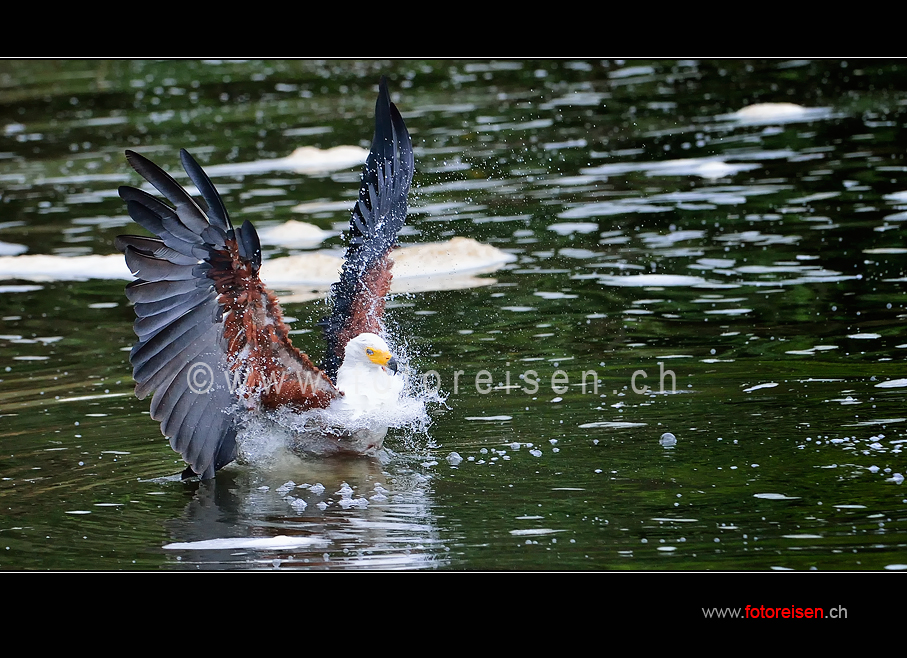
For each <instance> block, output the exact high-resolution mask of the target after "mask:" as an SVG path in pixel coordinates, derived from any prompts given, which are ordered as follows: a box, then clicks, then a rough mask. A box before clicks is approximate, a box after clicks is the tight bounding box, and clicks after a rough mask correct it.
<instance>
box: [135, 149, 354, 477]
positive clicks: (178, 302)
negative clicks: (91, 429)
mask: <svg viewBox="0 0 907 658" xmlns="http://www.w3.org/2000/svg"><path fill="white" fill-rule="evenodd" d="M126 159H127V160H128V161H129V164H131V165H132V167H133V168H134V169H135V170H136V171H137V172H138V173H139V174H141V175H142V177H143V178H145V180H147V181H148V182H149V183H151V184H152V185H153V186H154V187H155V188H156V189H157V190H158V191H159V192H160V193H161V194H163V195H164V197H166V198H167V200H168V201H170V203H172V204H173V207H170V206H168V205H167V204H165V203H163V202H161V201H159V200H158V199H157V198H155V197H153V196H151V195H149V194H147V193H145V192H143V191H142V190H139V189H136V188H133V187H125V186H124V187H121V188H120V189H119V193H120V196H121V197H122V198H123V199H124V200H125V201H126V206H127V209H128V210H129V214H130V216H131V217H132V218H133V219H134V220H135V221H136V222H137V223H138V224H140V225H141V226H143V227H144V228H146V229H148V230H149V231H151V233H153V234H154V235H156V236H157V237H156V238H146V237H138V236H131V235H124V236H119V237H118V238H117V247H118V248H119V249H120V250H122V251H123V253H124V254H125V256H126V263H127V264H128V265H129V268H130V269H131V270H132V272H133V273H134V274H135V275H136V277H137V280H136V281H134V282H132V283H130V284H129V285H128V286H127V287H126V295H127V297H128V298H129V299H130V300H131V301H132V302H133V303H134V304H135V314H136V321H135V333H136V335H137V336H138V342H137V343H136V344H135V347H133V349H132V352H131V353H130V356H129V360H130V361H131V363H132V366H133V376H134V378H135V381H136V388H135V392H136V395H137V396H138V397H139V398H144V397H145V396H146V395H148V394H149V393H151V392H152V391H154V397H153V398H152V400H151V417H152V418H154V419H155V420H158V421H160V423H161V431H162V432H163V433H164V435H165V436H167V437H169V438H170V445H171V446H172V447H173V449H174V450H176V451H177V452H178V453H180V455H182V457H183V459H184V460H185V461H186V462H187V463H188V464H189V468H190V469H191V472H192V473H195V474H198V475H200V476H201V477H203V478H210V477H213V475H214V472H215V471H216V470H217V469H219V468H221V467H222V466H224V465H226V464H228V463H230V462H231V461H232V460H233V459H235V457H236V426H237V418H236V415H235V414H236V413H237V411H236V407H237V404H236V403H237V401H238V400H239V398H240V396H242V395H248V394H250V393H257V394H260V403H261V404H262V406H265V407H276V406H279V405H281V404H294V405H296V406H298V407H300V408H302V409H305V408H311V407H323V406H327V405H328V404H329V403H330V400H331V399H332V398H333V397H335V396H336V395H338V393H337V390H336V389H335V388H334V386H333V385H332V384H331V382H330V380H329V379H328V378H327V377H326V376H325V375H324V373H322V372H321V371H320V370H318V369H317V368H316V367H315V366H314V365H313V364H312V362H311V361H310V360H309V358H308V357H307V356H306V355H305V354H302V353H301V352H300V351H299V350H297V349H296V348H295V347H293V345H292V343H291V341H290V337H289V330H288V328H287V326H286V324H284V322H283V316H282V313H281V310H280V306H279V304H278V303H277V298H276V297H275V296H274V294H273V293H272V292H271V291H269V290H268V289H267V288H265V286H264V285H263V284H262V283H261V280H260V279H259V276H258V270H259V267H260V266H261V245H260V243H259V241H258V234H257V233H256V231H255V227H254V226H252V224H251V223H250V222H248V221H246V222H245V223H243V225H242V226H241V227H240V228H239V229H238V230H234V229H233V226H232V224H231V222H230V218H229V216H228V215H227V211H226V209H225V208H224V205H223V202H222V201H221V198H220V195H219V194H218V193H217V190H216V189H215V188H214V185H213V184H212V183H211V181H210V179H209V178H208V176H207V175H206V174H205V172H204V171H203V170H202V168H201V167H200V166H199V165H198V163H197V162H196V161H195V160H194V159H193V158H192V156H191V155H189V153H188V152H187V151H185V150H181V151H180V159H181V161H182V164H183V167H184V168H185V170H186V173H187V174H189V178H191V179H192V182H193V183H195V185H196V187H197V188H198V190H199V192H200V193H201V196H202V198H203V199H204V202H205V204H204V207H203V206H200V205H199V204H197V203H196V202H195V200H194V199H193V198H192V197H191V196H189V194H188V193H187V192H186V190H184V189H183V188H182V187H181V186H180V185H179V184H178V183H177V182H176V181H174V180H173V179H172V178H171V177H170V176H169V175H168V174H167V173H166V172H164V171H163V170H162V169H161V168H160V167H158V166H157V165H155V164H154V163H153V162H151V161H150V160H148V159H146V158H144V157H143V156H141V155H139V154H138V153H134V152H132V151H126ZM185 475H187V476H188V475H191V473H189V471H188V470H187V472H186V474H185Z"/></svg>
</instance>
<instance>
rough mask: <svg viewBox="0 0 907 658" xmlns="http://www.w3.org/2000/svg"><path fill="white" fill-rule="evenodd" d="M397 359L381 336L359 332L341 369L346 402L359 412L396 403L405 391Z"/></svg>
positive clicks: (339, 382) (339, 374) (340, 384)
mask: <svg viewBox="0 0 907 658" xmlns="http://www.w3.org/2000/svg"><path fill="white" fill-rule="evenodd" d="M403 386H404V381H403V377H402V375H400V376H398V375H397V360H396V359H395V358H394V355H393V354H392V353H391V350H390V348H389V347H388V345H387V343H386V342H385V340H384V339H383V338H381V336H378V335H377V334H371V333H365V334H359V335H358V336H356V337H355V338H353V339H352V340H350V341H349V342H348V343H347V344H346V351H345V354H344V358H343V364H342V365H341V366H340V369H339V370H338V371H337V388H339V389H340V390H341V391H343V394H344V395H343V400H342V404H343V406H344V407H346V408H347V409H349V410H350V411H353V412H355V413H356V414H364V413H372V412H374V411H376V410H378V409H380V408H382V407H385V406H386V405H393V404H396V403H397V401H398V400H399V399H400V394H401V393H402V392H403Z"/></svg>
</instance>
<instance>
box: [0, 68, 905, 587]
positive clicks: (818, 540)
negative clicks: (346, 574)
mask: <svg viewBox="0 0 907 658" xmlns="http://www.w3.org/2000/svg"><path fill="white" fill-rule="evenodd" d="M383 73H384V74H387V75H388V76H389V79H390V86H391V89H392V90H393V95H394V99H395V101H396V102H397V104H398V106H399V107H400V109H401V111H402V112H403V115H404V118H405V119H406V122H407V125H408V127H409V129H410V131H411V133H412V136H413V140H414V143H415V145H416V162H417V172H416V178H415V182H414V194H413V198H412V206H413V212H412V215H411V218H410V220H409V226H408V229H407V231H406V234H405V235H404V236H403V237H402V240H403V242H404V243H407V244H412V243H420V242H428V241H434V240H443V239H447V238H449V237H452V236H466V237H472V238H475V239H477V240H480V241H482V242H484V243H487V244H491V245H493V246H495V247H498V248H500V249H503V250H505V251H507V252H509V253H511V254H514V255H515V256H516V257H517V260H516V261H514V262H513V263H510V264H509V265H507V266H505V267H504V268H503V269H501V270H499V271H498V272H496V273H494V274H493V275H489V277H488V278H490V279H493V282H490V283H489V285H486V286H483V287H477V288H470V289H459V290H448V291H439V292H424V293H417V294H412V295H404V296H400V297H397V298H395V300H394V302H393V304H392V307H393V308H392V311H391V319H392V322H393V324H394V327H395V332H396V334H397V335H398V336H399V337H401V338H405V340H406V341H407V342H408V345H409V348H410V352H411V353H412V354H413V355H414V356H413V365H414V366H415V367H416V368H417V369H418V370H419V371H421V372H423V373H424V372H427V371H430V370H434V371H436V372H437V373H438V375H439V376H440V380H441V386H442V388H443V389H444V391H446V392H447V394H448V400H447V405H446V407H436V408H433V411H432V416H433V420H434V423H433V425H432V427H431V429H430V431H429V435H428V436H426V435H415V436H412V435H405V434H400V433H398V434H396V435H392V436H391V437H390V438H389V440H388V444H389V445H390V447H391V448H392V450H393V453H394V454H393V455H392V456H391V457H390V458H389V459H388V460H387V461H384V462H378V461H370V460H345V461H339V462H337V461H325V462H304V463H303V462H299V463H290V464H286V465H284V466H282V467H280V468H276V469H269V470H256V469H254V468H251V467H236V468H232V469H228V470H226V471H224V472H223V473H222V474H220V475H219V476H218V478H217V480H216V481H215V482H213V483H205V484H201V485H200V484H198V483H194V484H193V483H181V482H179V481H178V479H177V478H175V477H174V476H175V475H176V474H178V473H179V471H180V470H181V468H182V462H181V460H180V459H179V458H178V456H177V455H176V454H175V453H173V452H171V450H170V449H169V447H168V445H167V442H166V440H165V439H163V438H162V437H161V436H160V433H159V430H158V427H157V424H156V423H155V422H153V421H152V420H151V419H150V418H149V417H148V413H147V411H148V405H147V401H138V400H136V399H135V398H134V397H133V395H132V382H131V376H130V375H131V368H130V366H129V364H128V360H127V356H128V348H129V347H130V346H131V345H132V341H133V333H132V328H131V324H132V320H133V316H132V310H131V308H130V307H129V306H128V304H127V302H126V300H125V297H124V295H123V292H122V289H123V285H124V283H123V282H122V281H116V280H104V279H91V278H88V276H89V275H90V274H91V272H85V273H84V274H85V276H84V277H82V278H83V279H84V280H80V281H74V280H69V279H72V278H73V277H72V275H70V276H62V275H58V276H51V275H46V276H45V277H44V280H39V281H36V280H34V279H35V278H38V277H36V276H34V275H29V276H28V277H26V276H25V275H24V274H22V275H18V276H17V275H16V274H15V273H14V274H10V275H9V276H7V277H6V280H5V281H2V282H0V318H2V319H0V380H2V381H0V477H2V479H0V568H2V569H135V568H139V569H157V568H162V569H185V568H190V569H195V568H203V569H217V568H268V569H271V568H316V569H323V568H385V569H388V568H402V569H418V568H441V569H494V570H515V569H529V570H535V569H578V570H584V569H597V570H603V569H608V570H613V569H635V570H662V569H675V570H686V569H697V570H712V569H715V570H729V569H735V570H769V569H796V570H809V569H817V570H842V569H846V570H870V569H871V570H881V569H903V568H905V565H907V555H905V544H907V490H905V489H904V485H902V484H901V482H902V480H903V476H902V474H905V473H907V463H905V459H904V452H903V451H902V446H903V445H904V443H907V432H905V428H907V408H905V397H907V393H905V391H907V380H905V378H907V368H905V367H904V360H905V356H907V335H905V318H907V311H905V302H907V295H905V290H907V286H905V283H907V277H905V268H907V244H905V239H904V228H903V222H905V221H907V164H905V160H904V155H903V154H904V152H905V150H907V134H905V131H904V128H903V126H904V124H905V113H907V77H905V73H907V65H905V64H904V63H903V62H899V61H898V62H888V61H884V60H876V61H868V62H860V61H846V62H845V61H839V60H822V61H815V62H809V61H787V60H774V61H753V62H749V61H644V62H614V61H611V62H600V61H588V62H587V61H572V60H558V61H542V62H518V61H502V62H491V61H483V62H461V61H434V62H422V61H419V62H416V61H395V62H380V61H374V62H350V61H345V62H316V61H293V62H278V61H271V62H245V61H243V62H233V61H227V62H224V61H217V62H213V61H197V62H186V61H159V62H150V61H149V62H130V61H113V62H105V61H88V62H81V61H66V62H56V61H29V62H16V61H3V62H0V129H2V133H0V248H2V250H3V254H0V255H5V256H9V257H12V256H14V255H17V254H19V253H21V252H23V250H24V253H26V254H46V255H52V256H86V255H93V254H96V255H106V254H113V253H115V249H114V247H113V238H114V237H115V236H116V235H117V234H119V233H122V232H131V231H132V230H133V229H132V227H131V226H130V223H131V222H130V220H129V218H128V217H127V216H126V214H125V210H124V207H123V204H122V202H121V200H120V199H119V198H118V197H117V194H116V188H117V186H118V185H121V184H124V183H131V184H136V183H138V178H137V176H135V175H134V174H133V173H132V172H131V170H130V169H129V168H128V166H127V165H126V163H125V160H124V158H123V156H122V152H123V150H124V149H125V148H137V147H141V148H142V151H143V152H144V153H146V154H147V155H149V156H150V157H152V158H153V159H155V160H156V161H158V162H160V163H161V164H162V165H163V166H164V167H165V168H167V169H168V170H171V171H176V170H177V167H178V157H177V154H176V153H177V150H178V148H180V147H186V148H189V149H190V150H191V151H192V152H193V153H194V154H195V155H196V157H198V159H199V160H200V161H201V162H202V164H203V165H216V164H227V163H243V162H259V161H262V160H268V159H272V158H281V157H284V156H286V155H288V154H289V152H290V151H292V150H293V149H294V148H295V147H297V146H303V145H312V146H317V147H320V148H329V147H332V146H337V145H357V146H363V147H367V146H368V144H369V141H370V138H371V131H372V111H373V104H374V98H375V89H376V83H377V81H378V78H379V77H380V75H381V74H383ZM763 103H772V104H774V105H772V106H768V107H766V106H763V107H762V108H761V112H760V111H759V110H760V108H756V109H755V110H751V111H750V112H744V113H740V114H734V113H737V112H738V111H739V110H741V109H743V108H745V107H747V106H752V105H754V104H763ZM781 103H790V104H796V105H798V106H800V107H799V109H798V108H791V107H788V106H784V105H780V104H781ZM804 108H806V109H804ZM357 181H358V168H357V167H349V168H346V169H342V170H337V171H333V172H327V173H324V172H322V173H315V174H304V173H297V172H294V171H287V170H275V171H264V172H259V173H248V174H246V175H232V176H226V175H225V176H221V177H216V178H215V183H216V184H217V185H218V187H219V188H220V189H221V191H222V193H223V195H224V197H225V201H226V203H227V206H228V208H230V211H231V213H232V215H233V218H234V221H236V220H240V221H241V220H242V219H251V220H252V221H253V222H255V223H256V225H257V226H259V228H262V227H267V226H271V225H276V224H279V223H281V222H285V221H287V220H290V219H298V220H303V221H308V222H312V223H315V224H317V225H319V226H320V227H321V228H323V229H327V230H331V229H333V227H335V226H337V225H341V224H343V223H344V222H346V221H348V211H345V210H342V209H337V210H327V211H321V212H309V213H305V214H300V213H299V212H294V211H293V207H294V206H296V205H297V204H300V203H306V202H344V201H349V202H350V203H352V201H351V200H352V199H353V198H354V197H355V194H356V186H357ZM340 206H341V207H342V206H343V204H342V203H341V204H340ZM16 245H21V247H17V246H16ZM341 246H342V241H341V239H340V238H339V237H338V236H336V235H335V236H334V237H331V238H329V239H328V240H327V241H325V242H324V244H323V245H322V248H323V249H326V250H329V251H333V252H336V251H337V250H338V249H339V248H340V247H341ZM291 252H294V250H287V249H284V248H280V247H273V248H270V249H269V250H268V252H267V253H266V256H269V257H275V256H280V255H286V254H287V253H291ZM14 263H15V261H14ZM13 267H15V265H13ZM14 272H15V270H14ZM286 310H287V313H288V315H291V316H293V317H295V318H297V321H296V323H295V325H294V326H295V327H297V328H299V329H300V330H304V329H308V328H311V325H312V323H313V322H314V321H315V320H317V319H318V318H319V317H321V315H323V313H324V305H323V303H321V302H319V301H313V302H308V303H299V304H289V305H287V309H286ZM295 338H298V339H299V342H300V343H301V346H302V347H303V349H305V350H307V351H309V352H310V353H313V354H318V353H319V350H320V349H323V347H322V345H321V343H320V337H319V336H318V334H317V332H308V333H299V334H297V335H296V336H295ZM530 371H531V372H530ZM589 371H594V374H592V373H590V372H589ZM458 372H459V373H460V374H456V373H458ZM486 373H488V374H486ZM552 378H553V379H552ZM584 382H585V385H584ZM596 387H597V388H596ZM646 387H648V388H646ZM666 433H670V434H671V435H673V438H672V437H670V436H668V437H665V436H663V435H664V434H666ZM454 452H455V453H457V454H458V455H459V457H460V459H461V461H459V462H458V460H457V459H456V458H455V457H452V458H450V459H449V456H450V455H451V453H454ZM457 462H458V463H457ZM290 481H292V483H294V484H295V485H317V484H321V485H322V487H323V491H322V488H321V487H318V486H306V487H299V486H296V487H293V486H292V485H291V486H289V487H285V486H283V485H285V484H286V483H288V482H290ZM212 540H218V541H212Z"/></svg>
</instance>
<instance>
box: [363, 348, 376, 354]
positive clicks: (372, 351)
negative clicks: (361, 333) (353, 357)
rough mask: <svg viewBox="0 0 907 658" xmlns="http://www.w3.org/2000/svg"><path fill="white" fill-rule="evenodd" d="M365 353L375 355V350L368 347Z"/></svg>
mask: <svg viewBox="0 0 907 658" xmlns="http://www.w3.org/2000/svg"><path fill="white" fill-rule="evenodd" d="M365 353H366V354H368V355H369V356H373V355H374V354H375V350H373V349H372V348H371V347H366V348H365Z"/></svg>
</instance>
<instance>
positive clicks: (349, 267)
mask: <svg viewBox="0 0 907 658" xmlns="http://www.w3.org/2000/svg"><path fill="white" fill-rule="evenodd" d="M413 162H414V160H413V144H412V140H411V139H410V136H409V132H408V131H407V130H406V125H405V124H404V123H403V118H402V117H401V116H400V112H399V111H398V110H397V107H396V106H395V105H394V104H393V103H391V100H390V94H389V93H388V90H387V80H386V79H385V78H383V77H382V78H381V82H380V84H379V91H378V101H377V102H376V104H375V137H374V139H373V141H372V148H371V152H370V153H369V155H368V158H367V159H366V161H365V166H364V167H363V169H362V177H361V184H360V187H359V200H358V201H357V202H356V205H355V206H354V207H353V212H352V216H351V217H350V244H349V247H348V248H347V251H346V259H345V261H344V263H343V268H342V269H341V272H340V280H339V281H338V282H337V283H335V284H334V285H333V286H331V301H332V304H333V309H332V312H331V315H329V316H328V317H327V318H325V319H324V320H323V321H322V322H321V325H322V327H323V328H324V332H325V337H326V338H327V343H328V347H327V354H326V356H325V365H324V369H325V372H327V373H328V375H329V376H330V377H331V379H334V380H336V378H337V369H338V368H339V367H340V364H341V362H342V361H343V355H344V349H345V348H346V344H347V343H348V342H349V340H350V339H351V338H355V337H356V336H357V335H359V334H360V333H363V332H366V331H368V332H372V333H378V332H380V330H381V317H382V315H383V314H384V297H385V295H386V294H387V291H388V289H389V287H390V280H391V271H390V268H391V262H390V260H389V259H388V257H387V256H388V253H389V252H390V250H391V249H392V248H393V247H394V246H395V245H396V242H397V233H398V232H399V230H400V228H401V227H402V226H403V223H404V222H405V221H406V204H407V197H408V195H409V189H410V185H411V184H412V179H413V168H414V164H413Z"/></svg>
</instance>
